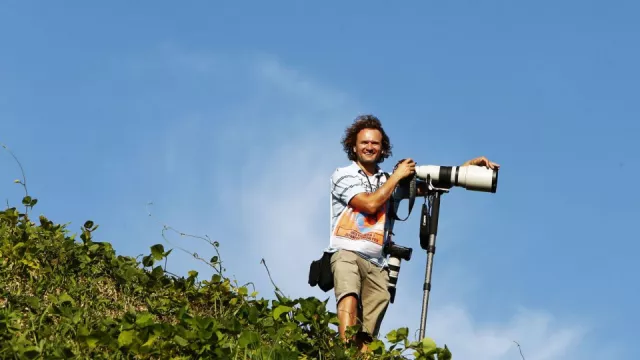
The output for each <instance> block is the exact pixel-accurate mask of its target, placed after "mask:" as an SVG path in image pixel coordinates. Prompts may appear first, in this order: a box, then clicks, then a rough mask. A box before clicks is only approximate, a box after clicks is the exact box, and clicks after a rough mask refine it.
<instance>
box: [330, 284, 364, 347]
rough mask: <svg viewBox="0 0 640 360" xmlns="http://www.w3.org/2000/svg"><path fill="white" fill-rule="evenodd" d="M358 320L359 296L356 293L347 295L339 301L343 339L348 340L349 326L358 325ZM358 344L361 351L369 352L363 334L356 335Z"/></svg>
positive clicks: (339, 321)
mask: <svg viewBox="0 0 640 360" xmlns="http://www.w3.org/2000/svg"><path fill="white" fill-rule="evenodd" d="M357 320H358V298H357V297H356V296H355V295H347V296H345V297H343V298H342V299H341V300H340V302H339V303H338V331H339V333H340V337H341V338H342V340H343V341H345V342H347V335H346V331H347V327H349V326H353V325H356V321H357ZM354 339H355V341H356V346H357V347H358V349H359V350H360V351H361V352H367V351H368V350H369V347H368V346H367V344H366V343H365V339H363V337H362V336H358V334H356V335H355V336H354ZM350 340H351V339H350Z"/></svg>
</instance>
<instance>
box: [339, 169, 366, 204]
mask: <svg viewBox="0 0 640 360" xmlns="http://www.w3.org/2000/svg"><path fill="white" fill-rule="evenodd" d="M366 191H367V189H366V188H365V187H364V186H363V185H362V182H361V181H360V179H359V178H358V176H357V175H355V174H350V173H348V172H346V171H344V170H341V169H338V170H336V171H334V172H333V175H331V195H332V196H333V197H335V198H336V199H338V200H339V201H341V202H342V203H343V204H345V206H346V205H347V204H349V201H351V199H352V198H353V197H354V196H356V195H358V194H359V193H362V192H366Z"/></svg>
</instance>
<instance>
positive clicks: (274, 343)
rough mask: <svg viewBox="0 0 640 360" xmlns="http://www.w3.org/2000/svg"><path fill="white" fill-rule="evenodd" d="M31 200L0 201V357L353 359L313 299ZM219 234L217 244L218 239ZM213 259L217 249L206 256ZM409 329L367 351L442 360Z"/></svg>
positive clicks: (324, 310)
mask: <svg viewBox="0 0 640 360" xmlns="http://www.w3.org/2000/svg"><path fill="white" fill-rule="evenodd" d="M36 202H37V200H35V199H32V198H31V197H29V196H27V197H25V198H24V199H23V205H24V208H25V211H24V212H21V211H19V210H18V208H16V207H14V208H7V209H5V210H4V211H0V358H3V359H9V358H18V359H23V358H46V359H73V358H78V359H107V358H108V359H125V358H126V359H133V358H135V359H299V358H308V359H353V358H356V351H355V349H354V348H353V347H349V346H345V345H344V344H343V343H342V342H341V341H340V340H339V337H338V335H337V333H336V331H335V330H334V326H331V325H332V324H333V325H335V324H337V318H336V316H335V314H334V313H332V312H330V311H328V310H327V308H326V302H323V301H320V300H318V299H316V298H313V297H309V298H300V299H288V298H286V297H283V296H281V295H278V294H277V293H276V296H277V300H266V299H259V298H257V297H256V294H250V293H249V289H248V288H247V287H243V286H238V285H237V284H234V283H233V282H232V281H231V280H229V279H228V278H226V277H225V276H224V274H222V273H217V274H215V275H213V276H212V277H211V278H210V279H207V280H202V281H199V280H198V278H197V276H198V274H197V273H196V272H194V271H192V272H190V273H189V276H188V277H186V278H184V277H177V276H175V275H172V274H169V273H166V272H165V271H164V269H163V266H162V264H163V263H164V259H165V257H167V256H169V254H170V252H171V250H168V251H167V250H165V249H164V246H163V245H162V244H157V245H154V246H152V247H151V252H150V254H149V255H147V256H144V257H143V258H142V259H141V261H138V259H135V258H132V257H127V256H117V255H116V254H115V252H114V249H113V248H112V246H111V244H110V243H106V242H95V241H94V240H93V238H92V233H93V231H95V230H96V229H97V227H98V226H97V225H94V224H93V222H92V221H87V222H86V223H85V224H84V226H83V227H82V229H81V233H80V239H79V240H76V239H75V235H70V233H69V231H68V230H67V229H66V227H65V226H64V225H61V224H56V223H54V222H53V221H51V220H49V219H47V218H46V217H44V216H39V219H38V220H36V221H37V223H36V221H33V220H31V219H30V217H29V213H30V212H31V210H32V208H33V206H34V205H35V204H36ZM217 245H218V244H217V243H216V244H214V246H217ZM211 261H212V263H213V264H214V265H215V262H216V261H217V259H216V258H215V257H214V258H213V259H211ZM407 332H408V331H407V329H406V328H402V329H398V330H394V331H392V332H391V333H389V334H387V339H388V341H389V342H390V343H391V344H395V345H392V346H391V347H390V348H386V347H385V345H384V343H383V342H382V341H376V342H375V343H374V344H372V348H373V349H374V354H373V356H372V357H371V358H374V359H383V358H384V359H393V358H401V355H402V356H406V355H413V356H416V358H423V359H436V357H435V355H434V354H436V353H441V354H443V355H440V356H439V359H449V358H450V355H449V353H448V350H446V347H445V349H444V350H443V349H440V348H436V346H435V344H434V343H433V341H431V340H430V339H425V340H424V341H423V342H410V341H408V339H407V335H408V334H407Z"/></svg>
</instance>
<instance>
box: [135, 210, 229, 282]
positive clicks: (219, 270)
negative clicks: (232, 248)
mask: <svg viewBox="0 0 640 360" xmlns="http://www.w3.org/2000/svg"><path fill="white" fill-rule="evenodd" d="M149 205H153V203H152V202H149V203H147V204H146V206H145V207H146V208H147V214H148V216H149V217H151V211H150V210H149ZM167 230H170V231H173V232H175V233H177V234H179V235H180V236H187V237H192V238H196V239H201V240H204V241H206V242H207V243H209V245H211V246H212V247H213V249H214V250H215V252H216V254H217V261H214V262H215V263H217V264H218V266H219V267H216V265H215V264H212V263H211V262H209V261H207V260H205V259H203V258H201V257H200V256H199V255H198V254H197V253H192V252H190V251H188V250H186V249H184V248H182V247H180V246H177V245H175V244H173V243H172V242H171V241H169V239H168V238H167V236H166V235H165V232H166V231H167ZM162 238H163V239H164V241H166V242H167V243H168V244H169V245H171V246H173V247H175V248H177V249H178V250H181V251H183V252H185V253H187V254H189V255H191V256H192V257H193V258H195V259H196V260H200V261H202V262H204V263H205V264H207V265H209V266H210V267H212V268H213V269H214V270H216V272H217V273H218V274H219V275H220V276H221V277H224V276H223V275H222V272H223V271H224V268H223V267H222V257H221V256H220V252H219V251H218V246H219V245H220V244H219V243H218V242H217V241H211V239H209V236H208V235H205V237H202V236H197V235H190V234H186V233H184V232H182V231H179V230H176V229H175V228H173V227H171V226H168V225H164V224H163V225H162ZM165 267H166V265H165Z"/></svg>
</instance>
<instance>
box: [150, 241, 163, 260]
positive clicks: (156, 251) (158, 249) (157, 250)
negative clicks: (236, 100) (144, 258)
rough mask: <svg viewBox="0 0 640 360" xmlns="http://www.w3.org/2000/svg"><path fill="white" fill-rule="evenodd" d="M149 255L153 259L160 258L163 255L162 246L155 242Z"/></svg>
mask: <svg viewBox="0 0 640 360" xmlns="http://www.w3.org/2000/svg"><path fill="white" fill-rule="evenodd" d="M151 255H153V258H154V259H155V260H162V258H163V257H164V246H162V244H155V245H153V246H152V247H151Z"/></svg>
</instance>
